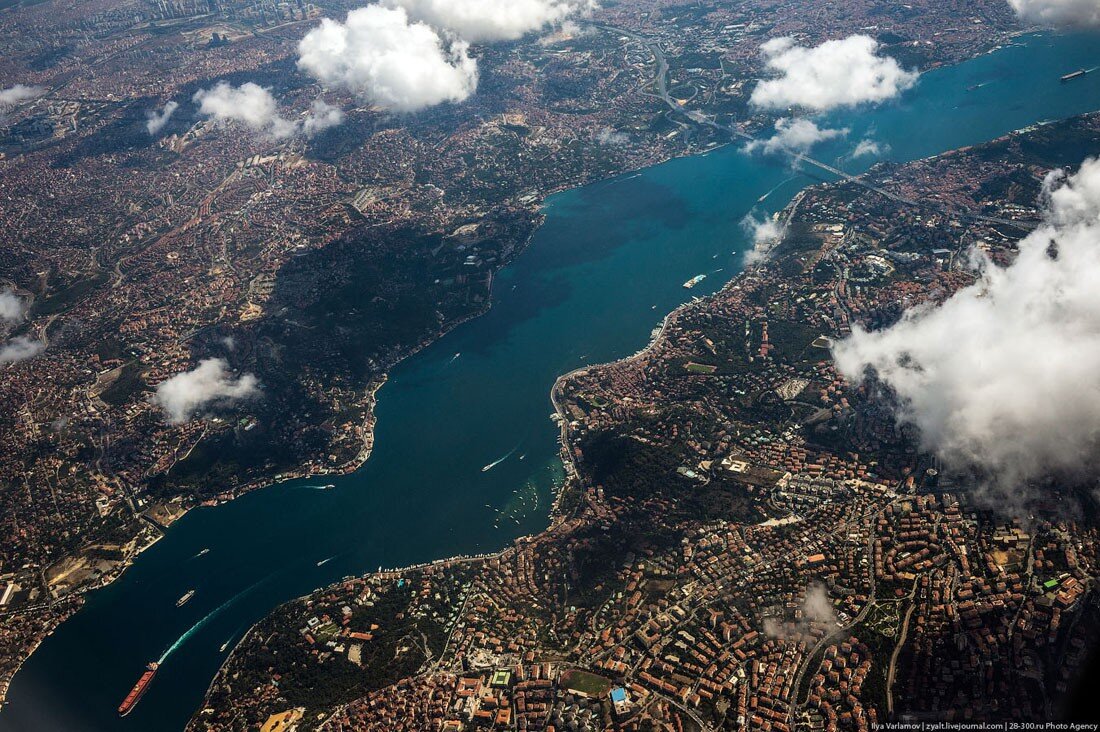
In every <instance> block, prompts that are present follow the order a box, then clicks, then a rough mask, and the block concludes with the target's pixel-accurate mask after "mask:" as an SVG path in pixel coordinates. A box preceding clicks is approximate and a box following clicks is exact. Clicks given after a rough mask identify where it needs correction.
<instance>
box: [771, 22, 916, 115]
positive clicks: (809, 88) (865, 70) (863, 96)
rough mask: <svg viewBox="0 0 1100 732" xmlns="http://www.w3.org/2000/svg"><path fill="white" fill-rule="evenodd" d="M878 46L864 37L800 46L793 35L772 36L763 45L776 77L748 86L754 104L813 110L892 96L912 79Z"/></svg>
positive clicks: (775, 107)
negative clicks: (790, 36)
mask: <svg viewBox="0 0 1100 732" xmlns="http://www.w3.org/2000/svg"><path fill="white" fill-rule="evenodd" d="M878 50H879V44H878V41H876V40H875V39H874V38H871V37H870V36H864V35H855V36H848V37H847V38H845V39H843V40H836V41H826V42H824V43H822V44H821V45H820V46H814V47H812V48H804V47H802V46H797V45H795V41H794V39H792V38H775V39H772V40H770V41H768V42H767V43H765V44H764V45H763V46H761V51H763V53H764V55H765V57H766V61H765V64H766V66H767V68H768V69H769V70H771V71H773V72H775V73H776V74H778V76H777V77H776V78H774V79H765V80H764V81H761V82H760V83H759V84H757V85H756V88H755V89H753V92H752V97H751V101H752V103H753V104H755V105H757V106H759V107H765V108H770V109H785V108H787V107H805V108H808V109H813V110H817V111H822V110H826V109H832V108H834V107H841V106H850V105H856V104H862V103H864V102H881V101H885V100H887V99H890V98H892V97H895V96H897V95H898V94H900V93H901V92H903V91H905V90H906V89H908V88H909V87H911V86H913V84H915V83H916V81H917V76H918V75H917V74H916V73H915V72H912V71H906V70H905V69H903V68H902V67H901V65H900V64H898V62H897V61H895V60H894V59H892V58H890V57H889V56H885V57H884V56H879V55H878Z"/></svg>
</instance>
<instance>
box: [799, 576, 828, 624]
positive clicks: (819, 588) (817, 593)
mask: <svg viewBox="0 0 1100 732" xmlns="http://www.w3.org/2000/svg"><path fill="white" fill-rule="evenodd" d="M802 610H803V612H804V613H805V614H806V618H807V619H808V620H810V621H812V622H815V623H824V624H825V625H836V610H834V609H833V601H832V600H830V599H829V592H828V590H826V589H825V586H824V585H819V584H813V585H810V586H809V587H807V588H806V597H805V598H804V599H803V601H802Z"/></svg>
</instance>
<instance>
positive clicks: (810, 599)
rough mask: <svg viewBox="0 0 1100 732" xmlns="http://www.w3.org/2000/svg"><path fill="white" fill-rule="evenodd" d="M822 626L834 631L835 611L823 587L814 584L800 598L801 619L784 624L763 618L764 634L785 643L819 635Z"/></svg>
mask: <svg viewBox="0 0 1100 732" xmlns="http://www.w3.org/2000/svg"><path fill="white" fill-rule="evenodd" d="M822 625H824V626H826V628H825V629H826V630H835V629H836V627H837V617H836V610H835V609H833V602H832V600H830V599H829V591H828V590H827V589H825V586H824V585H821V584H817V583H814V584H811V585H808V586H807V587H806V595H805V596H804V597H803V598H802V617H801V618H800V619H799V620H798V621H786V622H784V621H783V620H781V619H780V618H777V617H767V618H764V634H765V635H767V636H770V637H772V638H779V639H781V640H785V641H802V640H807V639H809V638H811V637H814V636H815V635H816V634H819V633H820V630H821V628H820V626H822ZM815 626H816V627H815ZM815 631H817V633H816V634H815Z"/></svg>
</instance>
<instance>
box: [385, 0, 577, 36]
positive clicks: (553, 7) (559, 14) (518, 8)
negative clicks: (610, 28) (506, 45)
mask: <svg viewBox="0 0 1100 732" xmlns="http://www.w3.org/2000/svg"><path fill="white" fill-rule="evenodd" d="M384 2H385V4H386V5H388V6H389V7H391V8H404V9H405V11H406V12H407V13H408V14H409V17H410V18H412V19H414V20H420V21H423V22H425V23H428V24H429V25H432V26H434V27H436V28H440V29H443V30H447V31H450V32H452V33H454V34H456V35H458V36H459V37H460V38H464V39H466V40H468V41H470V42H471V43H479V42H483V41H511V40H515V39H516V38H520V37H522V36H524V35H526V34H527V33H530V32H531V31H536V30H541V29H543V28H545V27H547V26H550V25H557V24H559V23H561V22H562V21H564V20H565V19H566V18H568V17H569V16H571V15H573V14H574V13H584V12H588V11H591V10H592V9H593V8H595V3H594V2H593V1H592V0H384Z"/></svg>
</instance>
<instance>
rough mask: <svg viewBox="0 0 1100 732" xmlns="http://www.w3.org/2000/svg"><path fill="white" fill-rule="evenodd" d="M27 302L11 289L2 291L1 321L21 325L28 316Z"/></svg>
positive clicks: (0, 291)
mask: <svg viewBox="0 0 1100 732" xmlns="http://www.w3.org/2000/svg"><path fill="white" fill-rule="evenodd" d="M27 307H28V304H27V301H26V300H24V299H23V298H21V297H19V295H16V294H15V292H14V291H13V290H12V289H11V288H10V287H9V288H7V289H4V290H0V320H3V321H6V322H8V323H19V322H21V321H22V320H23V318H25V317H26V316H27Z"/></svg>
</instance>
